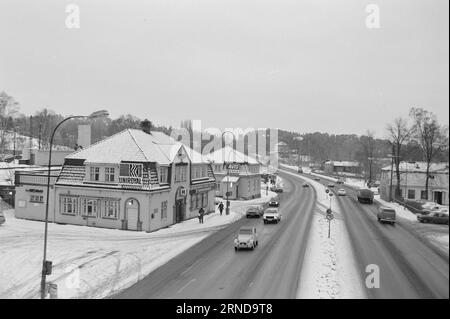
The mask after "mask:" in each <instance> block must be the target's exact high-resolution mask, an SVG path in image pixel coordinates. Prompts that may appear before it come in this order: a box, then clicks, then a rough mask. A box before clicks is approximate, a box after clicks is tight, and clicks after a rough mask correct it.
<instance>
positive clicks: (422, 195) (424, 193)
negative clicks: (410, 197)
mask: <svg viewBox="0 0 450 319" xmlns="http://www.w3.org/2000/svg"><path fill="white" fill-rule="evenodd" d="M420 199H427V192H426V191H420Z"/></svg>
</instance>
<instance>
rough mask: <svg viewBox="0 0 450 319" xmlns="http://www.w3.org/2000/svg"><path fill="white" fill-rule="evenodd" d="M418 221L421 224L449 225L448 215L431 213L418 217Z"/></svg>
mask: <svg viewBox="0 0 450 319" xmlns="http://www.w3.org/2000/svg"><path fill="white" fill-rule="evenodd" d="M417 220H418V221H419V222H421V223H432V224H446V225H448V213H442V212H431V213H425V214H419V215H417Z"/></svg>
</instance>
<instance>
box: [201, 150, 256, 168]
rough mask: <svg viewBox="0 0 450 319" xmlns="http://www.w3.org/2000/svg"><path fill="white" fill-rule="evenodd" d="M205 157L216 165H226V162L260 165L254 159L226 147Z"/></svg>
mask: <svg viewBox="0 0 450 319" xmlns="http://www.w3.org/2000/svg"><path fill="white" fill-rule="evenodd" d="M203 157H204V158H205V159H207V160H209V161H211V162H214V163H224V162H236V163H244V162H247V163H249V164H259V162H258V161H257V160H255V159H254V158H253V157H250V156H248V155H245V154H243V153H241V152H239V151H237V150H235V149H234V148H232V147H230V146H225V147H224V148H221V149H218V150H216V151H215V152H213V153H210V154H204V155H203Z"/></svg>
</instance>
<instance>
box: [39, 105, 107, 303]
mask: <svg viewBox="0 0 450 319" xmlns="http://www.w3.org/2000/svg"><path fill="white" fill-rule="evenodd" d="M108 115H109V114H108V111H106V110H101V111H97V112H94V113H92V114H90V115H86V116H83V115H76V116H69V117H67V118H65V119H64V120H62V121H61V122H59V123H58V125H56V127H55V128H54V129H53V132H52V135H51V138H50V149H49V153H48V172H47V200H46V202H45V230H44V259H43V261H42V277H41V299H45V296H46V287H45V286H46V285H45V284H46V276H47V275H50V274H51V271H52V262H51V261H48V260H47V234H48V207H49V203H48V202H49V197H50V170H51V166H52V144H53V137H54V136H55V132H56V130H57V129H58V127H60V126H61V124H63V123H64V122H66V121H68V120H71V119H75V118H87V119H96V118H101V117H107V116H108Z"/></svg>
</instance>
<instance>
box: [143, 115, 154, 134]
mask: <svg viewBox="0 0 450 319" xmlns="http://www.w3.org/2000/svg"><path fill="white" fill-rule="evenodd" d="M151 128H152V122H150V121H149V120H147V119H145V120H143V121H142V122H141V130H142V131H143V132H145V133H147V134H151V133H150V130H151Z"/></svg>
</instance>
